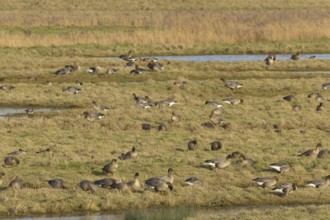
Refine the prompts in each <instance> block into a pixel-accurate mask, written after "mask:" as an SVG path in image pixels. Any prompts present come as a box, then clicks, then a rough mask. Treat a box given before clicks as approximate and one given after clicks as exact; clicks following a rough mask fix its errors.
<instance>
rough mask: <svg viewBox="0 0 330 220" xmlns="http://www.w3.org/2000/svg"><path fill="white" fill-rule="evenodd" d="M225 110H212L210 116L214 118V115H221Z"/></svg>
mask: <svg viewBox="0 0 330 220" xmlns="http://www.w3.org/2000/svg"><path fill="white" fill-rule="evenodd" d="M223 112H224V110H223V108H216V109H213V110H212V111H211V114H210V116H209V118H212V117H213V116H220V115H221V114H222V113H223Z"/></svg>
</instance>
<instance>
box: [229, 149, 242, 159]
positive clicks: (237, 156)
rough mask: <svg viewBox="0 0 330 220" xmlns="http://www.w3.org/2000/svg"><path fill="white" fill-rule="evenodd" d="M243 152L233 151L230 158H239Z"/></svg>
mask: <svg viewBox="0 0 330 220" xmlns="http://www.w3.org/2000/svg"><path fill="white" fill-rule="evenodd" d="M242 155H243V154H242V153H241V152H239V151H234V152H232V153H231V156H232V158H233V159H234V158H240V157H241V156H242Z"/></svg>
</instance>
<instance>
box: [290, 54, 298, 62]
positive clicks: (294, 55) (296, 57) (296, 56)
mask: <svg viewBox="0 0 330 220" xmlns="http://www.w3.org/2000/svg"><path fill="white" fill-rule="evenodd" d="M299 59H300V53H299V52H298V53H295V54H292V55H291V57H290V60H299Z"/></svg>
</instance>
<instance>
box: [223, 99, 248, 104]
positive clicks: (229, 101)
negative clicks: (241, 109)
mask: <svg viewBox="0 0 330 220" xmlns="http://www.w3.org/2000/svg"><path fill="white" fill-rule="evenodd" d="M222 101H223V102H224V103H227V104H231V105H238V104H241V103H243V99H238V98H225V99H223V100H222Z"/></svg>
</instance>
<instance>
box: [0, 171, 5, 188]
mask: <svg viewBox="0 0 330 220" xmlns="http://www.w3.org/2000/svg"><path fill="white" fill-rule="evenodd" d="M5 175H6V174H5V173H4V172H0V186H1V185H2V183H3V176H5Z"/></svg>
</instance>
